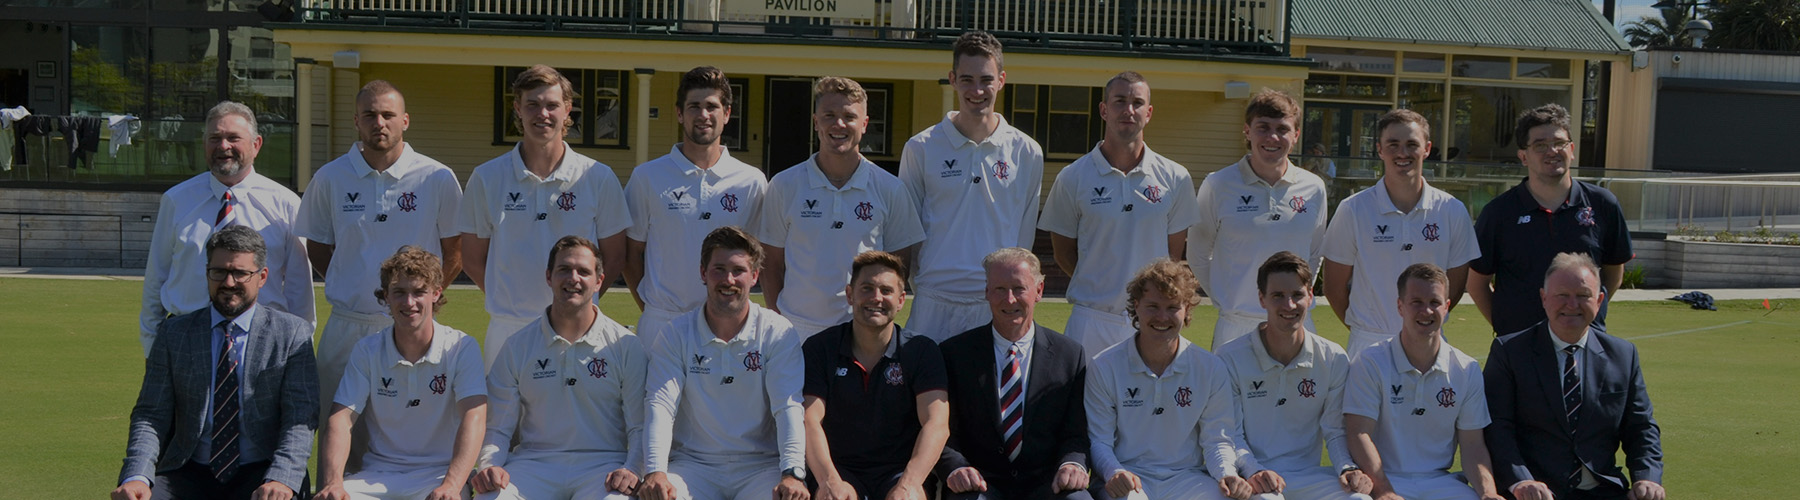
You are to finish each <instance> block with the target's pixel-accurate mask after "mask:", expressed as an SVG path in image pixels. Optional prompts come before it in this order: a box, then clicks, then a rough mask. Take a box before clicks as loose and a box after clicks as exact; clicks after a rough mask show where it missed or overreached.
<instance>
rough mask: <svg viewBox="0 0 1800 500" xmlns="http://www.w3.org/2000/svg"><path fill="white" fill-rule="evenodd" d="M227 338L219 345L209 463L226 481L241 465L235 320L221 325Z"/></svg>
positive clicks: (217, 474) (218, 478)
mask: <svg viewBox="0 0 1800 500" xmlns="http://www.w3.org/2000/svg"><path fill="white" fill-rule="evenodd" d="M221 328H222V329H224V331H225V340H224V342H223V343H222V344H220V345H219V362H218V364H217V365H216V367H215V368H214V369H213V397H212V457H210V458H209V459H208V460H207V464H208V465H209V466H210V467H211V468H212V473H213V478H214V479H217V480H219V482H226V481H227V480H229V479H231V476H232V475H234V474H236V473H237V467H238V458H239V457H238V453H239V451H238V419H237V417H238V374H237V368H238V362H237V356H234V355H233V353H234V352H236V351H237V343H235V342H232V338H231V337H232V335H231V323H230V322H226V323H225V324H224V325H222V326H221Z"/></svg>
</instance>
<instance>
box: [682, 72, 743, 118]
mask: <svg viewBox="0 0 1800 500" xmlns="http://www.w3.org/2000/svg"><path fill="white" fill-rule="evenodd" d="M694 90H716V91H718V92H719V100H720V101H724V103H725V107H727V108H729V107H731V80H730V79H728V78H725V72H724V71H719V68H714V67H712V66H701V67H698V68H694V69H690V70H688V72H687V74H684V75H681V84H680V85H678V86H676V87H675V108H676V109H678V110H679V109H681V108H685V107H687V98H688V97H687V96H688V92H690V91H694Z"/></svg>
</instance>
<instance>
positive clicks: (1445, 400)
mask: <svg viewBox="0 0 1800 500" xmlns="http://www.w3.org/2000/svg"><path fill="white" fill-rule="evenodd" d="M1437 400H1438V406H1442V407H1444V408H1449V407H1452V406H1456V390H1455V389H1451V388H1449V387H1445V388H1444V389H1443V390H1440V391H1438V395H1437Z"/></svg>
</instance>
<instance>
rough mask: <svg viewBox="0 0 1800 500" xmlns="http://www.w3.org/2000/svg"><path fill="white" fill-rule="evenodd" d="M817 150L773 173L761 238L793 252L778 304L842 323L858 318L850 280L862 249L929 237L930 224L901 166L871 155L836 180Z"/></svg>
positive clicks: (804, 316) (810, 319)
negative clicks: (885, 166) (922, 219)
mask: <svg viewBox="0 0 1800 500" xmlns="http://www.w3.org/2000/svg"><path fill="white" fill-rule="evenodd" d="M817 156H818V155H816V154H815V155H814V156H813V157H811V158H807V159H806V161H805V162H802V163H801V164H799V165H795V166H793V167H792V168H789V169H787V170H783V171H781V173H779V174H775V178H774V179H772V180H770V181H769V192H768V197H767V198H765V199H764V200H765V201H764V203H763V207H764V210H763V212H762V214H761V215H760V219H761V227H762V229H761V231H760V232H759V234H757V238H758V239H760V240H762V242H763V243H765V244H768V245H773V246H777V247H781V248H782V249H783V250H784V251H785V253H786V255H787V261H786V264H787V273H786V275H785V280H784V285H783V287H782V289H781V297H780V298H779V299H778V300H779V301H780V302H779V303H778V304H777V306H778V307H777V309H780V310H781V313H782V314H785V315H788V316H790V317H793V318H797V319H798V320H799V322H801V323H808V324H814V325H835V324H838V323H843V322H845V321H849V320H850V304H849V302H847V301H845V299H844V285H847V284H849V283H850V261H851V260H853V259H855V258H856V254H859V253H862V252H865V251H869V250H881V251H886V252H893V251H898V250H901V249H904V248H906V247H908V246H911V245H912V244H914V243H918V242H920V241H922V240H924V239H925V230H924V228H922V227H921V226H920V225H919V213H918V210H917V209H916V208H915V207H913V201H912V197H911V196H909V195H908V194H907V191H906V186H905V185H903V184H901V183H900V179H899V178H897V177H894V174H890V173H887V171H886V170H882V169H881V167H878V166H876V165H875V164H874V163H871V162H869V160H868V159H864V160H863V161H862V164H861V165H858V166H857V167H856V172H855V173H853V174H850V180H849V181H848V182H845V183H844V187H841V188H840V187H835V186H832V185H831V181H828V180H826V179H825V173H824V172H822V171H820V170H819V166H818V164H817V163H814V160H816V159H817Z"/></svg>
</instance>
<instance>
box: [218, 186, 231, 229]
mask: <svg viewBox="0 0 1800 500" xmlns="http://www.w3.org/2000/svg"><path fill="white" fill-rule="evenodd" d="M232 201H235V200H233V199H232V197H231V192H230V191H226V192H225V197H224V198H223V199H221V200H219V215H218V216H216V217H213V227H215V228H217V227H219V224H223V223H225V218H226V217H230V216H231V205H232Z"/></svg>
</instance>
